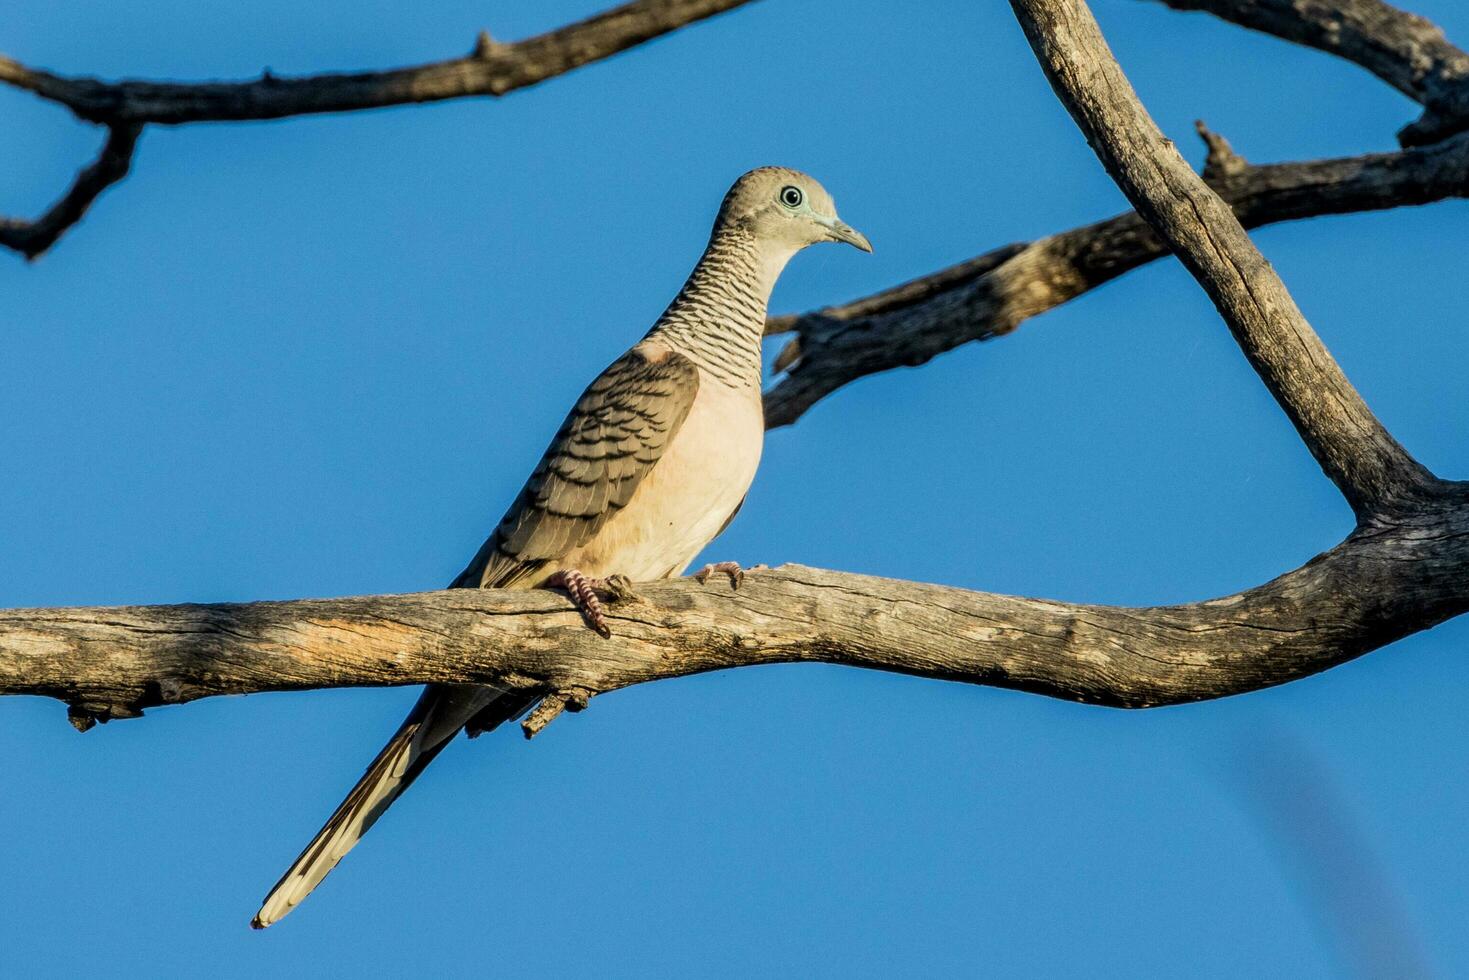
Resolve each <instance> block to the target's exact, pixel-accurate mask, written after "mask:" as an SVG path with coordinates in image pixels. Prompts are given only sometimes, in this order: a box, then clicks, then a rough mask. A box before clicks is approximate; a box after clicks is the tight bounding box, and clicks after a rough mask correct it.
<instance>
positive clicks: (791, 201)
mask: <svg viewBox="0 0 1469 980" xmlns="http://www.w3.org/2000/svg"><path fill="white" fill-rule="evenodd" d="M805 199H806V198H805V196H804V195H803V194H802V193H801V188H799V187H791V186H790V185H787V186H785V187H782V188H781V189H780V203H782V204H784V205H785V206H786V207H788V208H798V207H800V206H801V202H802V201H804V200H805Z"/></svg>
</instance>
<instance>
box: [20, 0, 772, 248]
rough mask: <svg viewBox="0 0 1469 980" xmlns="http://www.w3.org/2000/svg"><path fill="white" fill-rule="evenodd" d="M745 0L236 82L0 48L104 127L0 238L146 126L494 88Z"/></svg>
mask: <svg viewBox="0 0 1469 980" xmlns="http://www.w3.org/2000/svg"><path fill="white" fill-rule="evenodd" d="M749 2H750V0H637V2H635V3H628V4H624V5H623V6H620V7H616V8H613V9H611V10H607V11H604V12H603V13H600V14H597V15H595V16H593V17H589V18H587V19H586V20H582V21H578V22H576V23H574V24H569V25H567V26H565V27H561V28H558V29H556V30H554V31H550V32H548V33H545V34H540V35H537V36H535V37H531V38H527V39H525V40H523V41H514V42H508V43H501V42H498V41H495V40H494V39H492V38H491V37H490V35H489V34H488V33H487V32H481V33H480V35H479V38H478V40H477V41H476V42H475V44H474V47H473V50H472V51H470V52H469V53H468V54H466V55H464V56H463V57H460V58H451V59H449V60H447V61H437V62H433V63H431V64H426V65H414V66H412V67H409V68H396V69H393V70H391V71H365V72H346V73H332V74H322V75H305V76H300V77H287V76H280V75H274V74H271V73H270V72H269V71H266V72H265V73H263V74H262V75H261V77H260V78H258V79H252V80H250V81H242V82H154V81H136V80H128V81H120V82H108V81H102V80H101V79H97V78H87V77H81V76H68V75H59V74H55V73H52V72H48V71H42V70H40V69H37V68H31V67H28V66H26V65H23V64H21V63H20V62H18V61H15V60H14V59H11V58H7V57H4V56H0V82H4V83H6V84H9V85H11V86H14V87H15V88H18V89H21V90H22V91H26V92H30V93H32V94H34V95H36V96H39V97H40V98H43V99H46V100H48V101H51V102H55V103H58V104H60V105H63V106H65V107H66V108H68V109H70V110H71V112H72V113H73V114H74V115H75V116H76V117H77V118H78V119H82V120H84V121H86V122H90V123H96V124H98V125H102V126H106V127H108V129H109V131H110V133H111V138H109V140H108V143H107V149H106V150H104V151H103V155H102V157H101V158H100V159H99V160H98V161H97V163H96V164H94V165H93V166H92V167H89V168H88V169H87V170H85V171H83V172H82V175H81V177H79V178H78V180H77V183H76V185H75V186H74V187H73V188H72V190H71V191H70V192H68V193H67V195H66V196H65V197H64V198H63V199H62V200H61V201H60V202H59V203H58V204H57V205H56V206H55V207H53V208H52V209H51V211H49V212H48V213H47V214H46V215H45V217H43V218H40V219H37V220H36V221H34V222H25V221H20V220H17V219H0V245H5V246H7V247H9V248H13V249H15V250H16V251H19V252H20V253H21V254H23V255H25V256H26V258H35V257H36V256H37V255H39V254H41V253H42V252H44V251H45V250H46V249H47V248H49V247H50V246H51V245H52V244H53V243H54V242H55V241H56V240H57V238H59V237H60V236H61V234H62V233H63V232H65V231H66V230H67V228H69V227H70V226H71V225H72V224H74V223H75V222H76V221H77V220H79V219H80V218H81V216H82V213H83V212H84V211H85V210H86V208H87V206H88V205H90V204H91V202H92V201H93V200H94V199H95V198H96V197H97V195H98V194H100V193H101V192H102V191H103V190H104V189H105V188H106V187H107V186H108V185H109V184H112V183H115V182H116V181H117V180H119V179H121V178H122V176H123V175H124V174H126V173H127V165H128V161H129V159H130V158H131V151H132V144H133V141H134V140H136V139H137V135H138V132H139V129H140V128H141V127H142V126H144V125H147V124H158V125H168V126H176V125H183V124H186V123H197V122H219V121H227V120H234V121H239V120H254V119H280V118H282V117H284V116H302V115H309V114H312V113H321V112H351V111H356V110H361V109H377V108H382V107H385V106H395V105H407V104H410V103H418V102H439V101H443V100H445V99H459V98H465V97H467V96H475V95H480V96H500V95H505V94H506V93H508V92H513V91H515V90H516V89H522V88H526V87H528V86H531V85H535V84H536V83H538V82H543V81H545V80H546V79H548V78H553V77H555V76H557V75H564V74H565V73H567V72H569V71H571V70H573V69H575V68H580V67H581V66H583V65H586V64H590V63H592V62H594V61H601V60H602V59H604V58H608V57H611V56H612V55H614V54H617V53H618V52H620V51H625V50H627V49H628V48H632V47H636V46H637V45H639V44H643V43H645V42H647V41H650V40H652V39H654V38H656V37H659V36H661V35H664V34H667V33H669V32H670V31H673V30H676V29H677V28H680V27H684V26H686V25H688V24H692V23H694V22H696V21H700V20H704V19H706V18H708V17H712V16H714V15H715V14H719V13H723V12H724V11H726V10H730V9H732V8H734V7H739V6H743V5H744V4H746V3H749ZM124 147H125V152H123V150H124Z"/></svg>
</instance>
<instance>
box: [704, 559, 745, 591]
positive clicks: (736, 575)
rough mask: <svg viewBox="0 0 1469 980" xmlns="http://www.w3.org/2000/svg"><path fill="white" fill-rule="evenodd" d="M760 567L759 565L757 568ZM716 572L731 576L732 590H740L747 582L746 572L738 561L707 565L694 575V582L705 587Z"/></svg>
mask: <svg viewBox="0 0 1469 980" xmlns="http://www.w3.org/2000/svg"><path fill="white" fill-rule="evenodd" d="M756 567H757V568H758V567H759V566H758V565H757V566H756ZM715 572H723V573H724V574H726V575H728V576H729V584H730V588H734V589H738V588H739V587H740V585H741V584H743V583H744V581H745V570H744V569H743V568H741V567H740V563H739V562H737V561H718V562H715V563H714V564H712V565H705V566H704V567H703V568H701V569H699V570H698V571H697V572H695V573H694V581H695V582H698V583H699V584H700V585H703V584H704V583H705V582H707V581H709V576H711V575H713V574H714V573H715Z"/></svg>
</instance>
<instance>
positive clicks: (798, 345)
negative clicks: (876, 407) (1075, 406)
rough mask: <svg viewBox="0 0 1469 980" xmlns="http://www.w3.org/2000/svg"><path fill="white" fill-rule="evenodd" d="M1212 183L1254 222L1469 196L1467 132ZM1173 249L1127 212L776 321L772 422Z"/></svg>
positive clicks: (1234, 166) (1233, 166)
mask: <svg viewBox="0 0 1469 980" xmlns="http://www.w3.org/2000/svg"><path fill="white" fill-rule="evenodd" d="M1210 135H1212V134H1210ZM1214 139H1216V140H1219V139H1222V138H1221V137H1214ZM1231 152H1232V151H1231ZM1214 153H1215V150H1214V149H1212V148H1211V156H1213V155H1214ZM1206 172H1207V168H1206ZM1210 186H1212V187H1213V188H1214V190H1215V191H1216V192H1217V193H1218V194H1219V196H1220V197H1222V198H1223V199H1224V200H1225V201H1226V202H1228V203H1229V205H1230V206H1231V207H1232V208H1233V209H1234V213H1235V215H1236V217H1238V219H1239V220H1240V222H1241V223H1243V224H1244V226H1245V227H1247V228H1255V227H1259V226H1261V225H1267V224H1272V223H1274V222H1279V221H1293V220H1297V219H1301V218H1311V217H1318V216H1321V215H1328V214H1347V213H1352V212H1360V211H1374V210H1380V209H1384V208H1395V207H1402V206H1405V205H1415V204H1425V203H1428V202H1430V201H1437V200H1443V199H1445V198H1454V197H1464V196H1469V134H1464V135H1460V136H1456V137H1454V138H1453V139H1451V140H1448V141H1446V142H1443V143H1439V144H1435V145H1433V146H1430V147H1424V148H1421V149H1412V150H1406V151H1402V152H1398V153H1381V154H1370V155H1367V156H1359V157H1347V158H1342V159H1336V160H1319V161H1313V162H1310V163H1283V164H1273V165H1269V166H1255V165H1253V164H1248V163H1246V162H1245V161H1244V160H1243V159H1242V158H1240V157H1239V156H1238V155H1237V154H1236V155H1235V156H1234V157H1233V162H1231V163H1230V164H1229V165H1228V166H1224V165H1223V164H1222V163H1221V164H1220V165H1219V166H1216V167H1215V168H1214V173H1213V175H1212V177H1211V178H1210ZM1167 254H1168V249H1167V247H1166V246H1165V245H1164V244H1163V243H1162V241H1161V240H1160V239H1159V238H1158V236H1157V235H1156V234H1155V233H1154V232H1153V230H1152V229H1151V228H1150V227H1148V225H1147V223H1146V222H1144V221H1143V220H1142V219H1141V218H1139V217H1138V216H1137V214H1136V213H1128V214H1124V215H1119V216H1118V217H1115V218H1111V219H1109V220H1107V221H1102V222H1098V223H1097V224H1093V225H1086V226H1084V227H1081V228H1075V229H1072V230H1071V231H1065V232H1062V233H1060V234H1058V235H1052V236H1050V237H1048V238H1042V239H1040V240H1038V241H1035V242H1031V243H1029V244H1021V245H1006V246H1003V247H1001V248H998V249H995V250H994V251H992V252H989V253H986V254H985V255H981V256H979V257H978V258H975V259H970V260H969V261H967V262H963V263H960V264H959V265H956V266H953V267H951V268H949V269H945V270H943V271H941V272H937V273H934V274H933V275H930V276H925V277H924V278H922V279H918V280H915V281H914V282H911V283H906V284H904V285H901V286H898V287H895V288H893V289H889V290H886V291H884V292H881V293H877V294H875V295H873V296H869V297H866V298H864V299H859V300H856V301H854V302H851V303H846V304H843V305H840V306H833V307H827V308H826V309H822V310H817V311H815V312H813V313H806V314H802V315H799V316H783V317H776V318H773V319H772V320H771V321H770V324H769V326H768V328H767V333H770V334H778V333H788V332H795V333H796V334H797V336H796V338H795V339H793V340H792V341H790V342H789V343H788V344H787V345H786V347H785V349H784V350H782V351H781V353H780V356H779V357H778V358H777V360H776V368H777V369H778V370H786V369H789V371H790V374H789V375H788V376H787V377H785V378H782V379H781V380H780V381H779V382H778V383H777V384H776V385H775V386H774V387H773V388H772V389H771V390H770V391H769V392H767V394H766V397H765V418H766V424H767V425H769V426H770V427H772V428H774V427H776V426H781V425H790V424H791V423H792V422H795V421H796V420H797V419H798V418H800V417H801V415H802V414H803V413H805V411H806V410H807V409H809V408H810V407H811V406H812V405H814V404H816V402H818V401H820V400H821V399H822V398H824V397H826V396H827V395H829V394H831V393H832V392H833V391H836V390H837V389H838V388H840V387H842V386H843V385H846V384H848V383H849V382H852V381H855V380H857V379H858V378H862V377H865V376H867V375H869V374H876V373H877V372H879V371H889V370H892V369H893V368H897V367H911V366H915V365H919V364H923V363H924V362H926V361H928V360H929V359H930V358H933V357H935V356H937V355H939V354H942V353H944V352H946V351H949V350H953V349H954V348H955V347H959V346H961V345H963V344H966V343H970V342H971V341H984V340H992V339H994V338H995V337H1000V336H1003V335H1005V334H1007V333H1009V332H1011V331H1012V330H1014V329H1015V328H1016V327H1018V326H1019V325H1020V324H1021V323H1023V322H1024V321H1025V320H1027V319H1029V318H1030V317H1033V316H1037V315H1039V314H1041V313H1044V312H1046V311H1047V310H1050V309H1053V308H1054V307H1057V306H1060V305H1061V304H1062V303H1066V302H1068V301H1070V300H1072V299H1075V298H1076V297H1078V296H1080V295H1082V294H1083V293H1085V292H1087V291H1089V290H1092V289H1095V288H1097V287H1098V286H1101V285H1103V284H1105V283H1107V282H1110V281H1112V280H1113V279H1115V278H1117V277H1118V276H1120V275H1122V274H1123V273H1126V272H1129V271H1131V270H1132V269H1136V268H1137V267H1138V266H1141V265H1146V264H1147V263H1149V262H1152V261H1153V260H1154V259H1158V258H1161V257H1163V256H1165V255H1167Z"/></svg>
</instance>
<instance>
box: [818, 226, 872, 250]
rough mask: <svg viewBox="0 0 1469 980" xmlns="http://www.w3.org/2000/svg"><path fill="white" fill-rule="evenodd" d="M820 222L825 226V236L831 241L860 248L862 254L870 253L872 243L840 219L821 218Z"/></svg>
mask: <svg viewBox="0 0 1469 980" xmlns="http://www.w3.org/2000/svg"><path fill="white" fill-rule="evenodd" d="M820 221H821V223H822V224H823V225H825V226H826V231H827V234H829V235H831V240H832V241H834V242H846V243H847V244H848V245H851V246H852V247H853V248H860V249H861V250H862V251H864V252H871V251H872V243H871V242H869V241H868V240H867V236H866V235H864V234H862V233H861V232H860V231H858V230H857V229H856V228H853V227H852V226H851V225H849V224H847V223H846V222H845V221H842V220H841V219H840V218H821V219H820Z"/></svg>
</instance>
